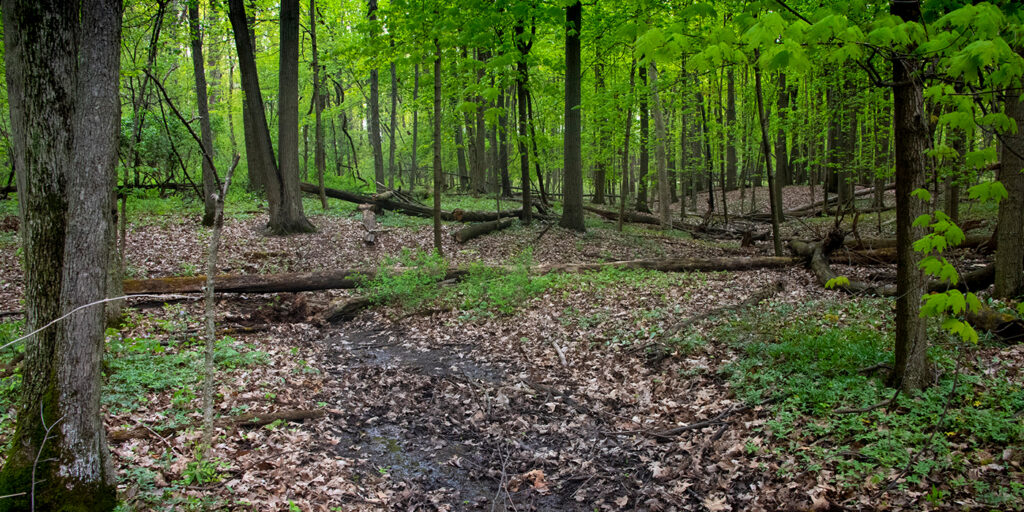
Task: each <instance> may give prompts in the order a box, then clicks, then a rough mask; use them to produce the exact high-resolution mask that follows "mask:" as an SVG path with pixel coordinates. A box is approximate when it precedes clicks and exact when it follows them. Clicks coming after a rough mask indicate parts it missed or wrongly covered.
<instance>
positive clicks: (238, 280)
mask: <svg viewBox="0 0 1024 512" xmlns="http://www.w3.org/2000/svg"><path fill="white" fill-rule="evenodd" d="M801 261H802V260H801V259H800V258H790V257H775V256H755V257H732V258H663V259H639V260H623V261H610V262H603V263H558V264H547V265H538V266H536V267H533V268H531V269H530V271H531V272H532V273H534V274H547V273H551V272H569V273H578V272H587V271H599V270H604V269H607V268H628V269H645V270H657V271H660V272H698V271H699V272H716V271H729V270H753V269H762V268H781V267H787V266H790V265H798V264H800V263H801ZM491 268H494V269H497V270H503V271H512V270H514V268H513V267H511V266H503V265H494V266H492V267H491ZM397 270H399V271H400V270H401V269H397ZM467 272H468V270H467V269H464V268H458V267H456V268H452V269H449V270H448V272H447V273H446V274H445V277H444V279H446V280H447V279H458V278H461V277H462V276H464V275H465V274H466V273H467ZM375 275H376V272H375V271H373V270H355V269H351V270H333V271H325V272H305V273H287V274H248V275H222V276H217V277H216V278H214V288H215V289H216V290H217V293H282V292H307V291H317V290H333V289H352V288H357V287H358V286H359V285H360V284H361V283H363V282H364V281H365V280H367V279H372V278H373V277H374V276H375ZM205 284H206V276H192V277H163V278H157V279H129V280H126V281H125V282H124V289H125V293H126V294H129V295H133V294H141V293H146V294H160V293H167V294H175V293H199V292H201V291H202V290H203V286H204V285H205Z"/></svg>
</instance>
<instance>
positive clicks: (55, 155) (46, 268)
mask: <svg viewBox="0 0 1024 512" xmlns="http://www.w3.org/2000/svg"><path fill="white" fill-rule="evenodd" d="M0 10H2V14H3V25H4V27H5V30H4V50H5V52H4V54H5V55H4V57H5V65H6V80H7V91H8V99H9V105H10V115H11V138H12V149H13V151H12V159H13V161H14V162H15V168H16V170H17V181H18V190H19V214H20V219H21V239H22V247H23V249H24V259H23V261H24V276H25V306H26V325H25V327H26V329H27V330H34V329H35V328H37V327H39V326H41V325H44V324H45V323H47V322H49V321H51V320H53V319H55V318H57V317H59V316H60V315H61V313H63V312H70V310H72V309H74V308H76V307H78V306H81V305H84V304H88V303H91V302H95V301H98V300H100V299H103V298H104V297H105V296H106V284H107V271H108V264H109V255H108V251H109V249H110V247H111V242H110V237H111V236H112V234H113V232H114V229H113V227H112V222H113V214H112V212H113V208H114V202H113V200H114V195H113V193H112V191H113V188H114V183H115V179H116V178H115V175H114V172H115V166H116V162H117V147H118V136H119V131H120V120H121V115H120V98H119V97H118V79H119V72H120V34H121V11H122V6H121V3H120V2H119V1H104V0H90V1H86V2H84V3H83V5H81V11H79V5H78V4H77V2H76V3H73V4H69V3H67V2H39V1H16V0H5V1H4V2H3V5H2V9H0ZM70 219H74V222H71V221H70ZM104 326H105V316H104V308H103V307H91V308H87V309H84V310H82V311H80V312H79V313H78V314H75V315H71V316H69V317H68V318H67V319H66V320H65V321H64V322H63V323H62V324H58V326H57V327H56V328H53V329H49V330H44V331H43V332H41V333H39V334H36V335H35V336H33V337H31V338H29V339H28V340H26V343H25V359H24V361H23V363H22V383H21V396H20V398H19V402H18V409H19V412H18V414H17V423H16V426H15V433H14V436H13V439H12V440H11V444H10V447H9V448H8V451H7V457H6V460H5V464H4V467H3V469H2V470H0V495H4V496H5V498H4V499H3V500H0V510H29V509H34V508H37V507H38V508H37V509H39V510H71V511H77V510H82V511H86V510H109V509H112V508H113V507H114V506H115V505H116V503H117V501H116V489H115V487H114V479H115V475H113V474H112V473H111V472H108V463H107V459H108V453H107V442H106V431H105V429H104V427H103V422H102V419H101V417H100V390H101V385H100V373H101V367H100V362H101V359H102V353H103V342H104V337H103V329H104ZM7 495H14V496H7Z"/></svg>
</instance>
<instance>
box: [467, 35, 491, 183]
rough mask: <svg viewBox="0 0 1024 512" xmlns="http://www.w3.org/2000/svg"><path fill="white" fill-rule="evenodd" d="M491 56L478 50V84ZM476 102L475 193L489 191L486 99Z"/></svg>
mask: <svg viewBox="0 0 1024 512" xmlns="http://www.w3.org/2000/svg"><path fill="white" fill-rule="evenodd" d="M489 57H490V53H489V52H486V51H477V55H476V59H477V60H478V61H479V62H480V64H481V65H480V66H478V67H477V72H476V81H477V85H481V84H482V83H483V81H484V68H485V67H486V66H485V65H484V64H485V63H486V62H487V60H488V58H489ZM476 104H477V107H476V111H475V112H476V128H475V129H474V135H475V136H476V141H475V142H474V144H473V150H474V151H473V153H474V154H475V156H474V158H473V161H474V162H475V165H474V166H473V170H472V171H471V173H470V176H469V187H470V190H471V191H472V192H473V193H474V194H484V193H487V157H486V155H485V154H484V153H485V149H486V147H487V126H486V124H485V123H484V99H483V97H482V96H477V97H476Z"/></svg>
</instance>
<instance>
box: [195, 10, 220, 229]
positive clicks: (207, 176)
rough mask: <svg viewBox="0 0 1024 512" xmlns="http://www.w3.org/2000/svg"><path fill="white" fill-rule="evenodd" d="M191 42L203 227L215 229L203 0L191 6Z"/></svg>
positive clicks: (214, 192) (215, 185) (215, 202)
mask: <svg viewBox="0 0 1024 512" xmlns="http://www.w3.org/2000/svg"><path fill="white" fill-rule="evenodd" d="M188 28H189V35H190V37H189V40H190V41H191V43H192V69H193V71H194V73H193V75H194V76H195V82H196V107H197V108H198V110H199V133H200V135H201V136H202V143H203V147H202V153H203V207H204V210H203V225H204V226H212V225H213V221H214V217H215V216H216V210H217V200H216V199H214V194H216V193H217V181H218V180H217V173H216V171H214V167H213V160H212V159H213V130H211V129H210V108H209V103H208V102H207V101H208V100H207V97H206V71H205V69H204V67H203V33H202V30H201V29H200V27H199V0H191V1H190V2H189V3H188Z"/></svg>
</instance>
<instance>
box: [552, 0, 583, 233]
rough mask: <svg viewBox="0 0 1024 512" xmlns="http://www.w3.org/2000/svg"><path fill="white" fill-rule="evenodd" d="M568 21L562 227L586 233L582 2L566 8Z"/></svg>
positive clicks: (566, 34)
mask: <svg viewBox="0 0 1024 512" xmlns="http://www.w3.org/2000/svg"><path fill="white" fill-rule="evenodd" d="M565 20H566V32H565V136H564V137H565V140H564V146H565V169H563V174H564V176H565V186H564V187H563V190H562V192H563V196H562V199H563V202H562V218H561V220H560V221H559V223H558V225H559V226H562V227H563V228H567V229H572V230H576V231H586V230H587V228H586V226H584V224H583V148H582V144H581V141H580V128H581V124H582V115H581V112H580V99H581V91H580V87H581V82H582V80H581V76H580V28H581V26H582V23H583V4H582V3H580V2H579V0H577V2H576V3H574V4H571V5H569V6H568V7H566V10H565Z"/></svg>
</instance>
